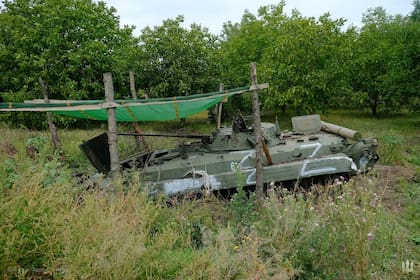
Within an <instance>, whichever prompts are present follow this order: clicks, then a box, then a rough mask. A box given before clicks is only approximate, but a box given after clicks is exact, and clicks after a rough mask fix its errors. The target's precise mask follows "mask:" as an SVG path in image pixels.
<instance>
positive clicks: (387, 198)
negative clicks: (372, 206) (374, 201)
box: [370, 165, 419, 213]
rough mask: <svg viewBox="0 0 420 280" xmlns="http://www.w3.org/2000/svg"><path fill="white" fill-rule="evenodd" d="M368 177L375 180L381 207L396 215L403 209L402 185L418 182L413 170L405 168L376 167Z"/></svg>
mask: <svg viewBox="0 0 420 280" xmlns="http://www.w3.org/2000/svg"><path fill="white" fill-rule="evenodd" d="M370 176H373V179H374V180H375V185H376V187H377V189H378V195H382V203H383V205H384V206H385V207H387V208H388V209H390V210H391V211H392V212H396V213H400V212H401V211H403V208H404V199H405V197H404V192H403V190H402V186H403V183H414V182H417V181H418V180H419V174H417V173H416V170H415V168H412V167H405V166H390V165H376V166H375V168H374V171H373V172H372V174H371V175H370Z"/></svg>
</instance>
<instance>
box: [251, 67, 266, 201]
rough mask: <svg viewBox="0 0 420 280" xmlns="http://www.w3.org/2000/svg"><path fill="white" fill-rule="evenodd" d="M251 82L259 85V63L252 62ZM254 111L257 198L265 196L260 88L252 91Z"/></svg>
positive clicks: (253, 84)
mask: <svg viewBox="0 0 420 280" xmlns="http://www.w3.org/2000/svg"><path fill="white" fill-rule="evenodd" d="M251 83H252V86H255V87H257V85H258V82H257V64H256V63H255V62H252V63H251ZM252 112H253V115H254V134H255V142H256V145H255V190H256V195H257V199H262V198H263V196H264V181H263V138H262V135H261V119H260V104H259V100H258V89H255V90H253V91H252Z"/></svg>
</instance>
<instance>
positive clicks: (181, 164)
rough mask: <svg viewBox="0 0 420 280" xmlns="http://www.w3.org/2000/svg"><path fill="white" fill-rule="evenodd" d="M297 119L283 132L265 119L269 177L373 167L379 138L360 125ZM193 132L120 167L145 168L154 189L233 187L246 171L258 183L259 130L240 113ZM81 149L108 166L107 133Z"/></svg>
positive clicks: (277, 179)
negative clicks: (223, 124) (225, 122)
mask: <svg viewBox="0 0 420 280" xmlns="http://www.w3.org/2000/svg"><path fill="white" fill-rule="evenodd" d="M292 125H293V131H290V132H288V131H283V132H281V131H280V130H279V128H278V125H277V124H273V123H262V124H261V127H262V131H261V132H262V136H263V139H264V141H263V142H264V143H263V147H264V155H265V158H264V163H263V166H264V167H263V177H264V183H267V184H268V183H271V182H286V181H296V180H298V181H299V180H302V179H308V178H309V179H311V178H319V177H325V176H335V175H337V176H340V175H342V176H346V177H348V176H352V175H355V174H358V173H364V172H366V171H368V170H369V169H371V168H373V166H374V165H375V163H376V161H377V160H378V158H379V157H378V155H377V153H376V150H377V145H378V141H377V139H376V138H373V137H371V138H364V139H362V138H361V135H360V134H359V133H358V132H356V131H353V130H350V129H347V128H344V127H341V126H337V125H333V124H330V123H326V122H323V121H321V119H320V116H319V115H309V116H300V117H294V118H292ZM146 136H147V134H146ZM166 136H173V135H166ZM175 136H177V137H179V135H175ZM183 137H185V136H183ZM189 137H191V138H199V139H200V141H196V142H190V143H183V144H181V145H178V146H176V147H175V148H173V149H160V150H153V151H147V152H143V153H139V154H137V155H135V156H132V157H130V158H127V159H125V160H123V161H121V169H122V170H132V169H138V170H140V171H141V173H142V178H144V181H145V183H146V184H148V185H149V186H151V188H152V190H153V191H161V192H164V193H165V194H167V195H174V194H180V193H184V192H190V191H201V190H203V189H205V190H207V191H217V190H224V189H232V188H235V187H237V183H238V172H239V173H242V176H244V177H245V182H244V186H245V187H247V186H253V185H255V180H256V178H255V173H256V169H255V145H256V144H255V137H254V131H253V129H252V127H251V126H249V125H248V124H247V123H246V122H245V119H244V118H243V117H242V116H241V115H239V116H237V117H236V118H235V119H234V120H233V122H232V126H231V127H222V128H220V129H218V130H216V131H214V132H213V133H212V134H211V135H198V136H197V135H190V136H189ZM81 149H82V150H83V151H84V152H85V154H86V155H87V157H88V158H89V160H90V161H91V163H92V164H93V165H94V166H95V167H96V168H97V169H98V171H100V172H102V173H105V174H106V173H108V172H109V170H110V160H109V150H108V139H107V134H106V133H104V134H102V135H99V136H97V137H95V138H93V139H91V140H89V141H87V142H85V143H83V144H82V145H81Z"/></svg>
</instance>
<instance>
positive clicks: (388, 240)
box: [0, 111, 419, 279]
mask: <svg viewBox="0 0 420 280" xmlns="http://www.w3.org/2000/svg"><path fill="white" fill-rule="evenodd" d="M339 113H340V114H338V113H337V114H331V115H328V118H327V119H326V120H327V121H329V122H334V123H338V124H340V125H345V126H348V127H351V128H355V129H357V130H359V131H360V132H362V133H363V134H364V135H366V134H369V136H371V135H376V136H378V137H379V139H380V142H379V148H380V149H381V150H380V155H381V160H382V158H383V157H384V155H385V154H386V153H388V152H390V151H391V152H392V151H395V152H394V155H393V157H394V158H392V159H391V158H389V159H388V161H389V163H392V164H395V163H402V164H405V165H409V164H410V162H408V159H407V156H406V153H408V152H410V153H411V152H412V151H408V152H407V147H408V146H410V148H411V149H413V150H415V149H417V148H416V147H418V145H419V142H418V141H416V139H417V138H415V137H416V136H417V126H416V125H417V124H418V117H416V116H413V115H393V117H391V118H386V117H382V118H371V117H367V115H364V114H362V113H361V112H360V111H358V112H347V114H346V113H344V112H339ZM355 116H358V117H357V118H356V117H355ZM160 125H161V126H163V128H166V129H170V126H171V124H160ZM172 125H173V124H172ZM146 128H148V129H150V130H151V129H155V126H154V124H147V125H146ZM197 129H199V128H197ZM200 129H202V127H200ZM205 129H208V127H207V128H205ZM1 132H2V135H3V136H4V137H2V138H1V139H0V155H1V157H2V158H3V159H7V160H5V161H3V162H2V163H1V164H2V166H0V167H1V168H0V175H1V176H0V184H1V185H2V186H6V185H5V183H4V182H6V181H8V182H9V185H7V188H6V187H3V188H2V189H1V190H0V191H1V195H0V274H1V275H6V276H5V277H7V278H8V279H14V278H19V277H21V278H25V277H26V278H30V277H36V276H39V275H40V274H42V275H44V276H46V275H52V277H54V278H57V279H61V278H64V279H79V278H100V279H110V278H114V279H115V278H124V279H126V278H131V279H132V278H138V279H248V278H257V279H270V278H272V279H290V278H293V277H294V278H302V279H316V278H318V279H350V278H354V277H356V278H361V279H362V278H378V279H390V278H397V279H398V278H401V277H403V274H402V272H401V260H405V259H410V260H411V259H414V260H415V259H417V258H418V253H417V252H416V251H418V250H416V249H417V247H416V246H418V245H416V243H415V242H416V240H418V237H419V233H418V223H417V221H418V220H419V219H418V213H419V209H418V205H419V202H418V197H419V195H418V190H419V186H418V184H417V183H416V180H418V178H417V177H415V178H412V179H411V181H410V178H401V180H400V181H401V182H400V183H398V182H397V183H395V184H396V185H393V184H394V183H392V185H391V184H389V183H388V182H387V178H381V177H380V175H378V174H376V173H375V172H373V173H370V174H367V175H364V176H359V177H355V178H354V181H353V180H351V181H350V182H342V181H336V182H334V184H333V185H331V186H327V187H321V186H319V187H316V188H313V189H311V190H307V192H304V193H295V192H291V191H289V190H287V189H278V190H270V191H268V196H267V197H266V198H265V199H264V200H263V201H262V202H261V204H260V205H258V204H255V203H254V199H253V196H252V194H247V193H246V192H245V191H244V190H243V189H242V190H241V189H240V190H239V191H238V194H237V195H235V196H234V199H233V201H223V200H219V199H217V198H215V197H206V198H202V199H198V200H192V201H191V200H188V199H187V200H175V199H174V203H172V206H170V207H169V206H167V204H166V203H165V202H166V201H167V200H160V199H154V200H152V199H151V198H149V197H148V196H147V193H146V192H143V191H141V190H143V186H142V184H141V174H139V173H135V172H134V173H133V174H131V176H130V177H129V178H127V180H124V182H123V180H121V178H119V179H118V178H117V179H116V180H115V181H108V182H107V184H108V185H109V186H112V190H111V189H106V188H105V189H98V188H97V187H96V186H97V185H101V186H103V185H104V184H102V183H101V182H100V180H99V181H96V182H94V180H93V178H90V179H89V178H87V179H86V180H85V181H84V182H82V183H80V182H79V183H77V182H75V181H74V180H73V179H72V178H71V176H70V174H71V173H73V172H74V171H75V170H74V169H71V168H69V166H68V164H64V163H62V162H59V161H57V159H56V157H55V156H54V155H53V154H52V147H51V146H50V145H48V144H47V143H45V139H47V136H46V135H47V134H46V133H40V132H36V133H35V132H33V131H29V130H11V129H8V128H2V130H1ZM59 132H60V136H62V139H63V145H62V146H63V149H64V150H65V151H66V153H67V154H69V155H71V157H73V158H71V159H70V161H71V162H73V161H76V158H78V157H80V158H82V155H81V153H80V151H78V148H77V146H78V144H79V143H80V142H81V139H86V138H89V136H93V135H95V134H98V133H99V132H100V131H74V130H73V131H59ZM44 134H45V135H44ZM154 142H158V140H156V141H154ZM10 143H13V147H14V148H15V149H13V147H12V146H11V145H10ZM28 144H30V145H31V146H36V147H38V149H40V152H39V153H38V154H37V155H36V157H35V158H34V159H30V158H29V157H28V156H27V155H26V151H25V149H26V147H27V146H28ZM154 144H157V143H154ZM166 144H169V143H165V145H166ZM411 155H412V157H415V154H411ZM77 160H78V161H79V162H78V163H79V164H80V168H82V169H83V170H86V168H87V167H86V166H87V165H86V164H87V163H86V162H85V163H83V162H82V159H77ZM374 171H375V170H374ZM93 172H94V171H93V170H92V173H93ZM416 178H417V179H416ZM124 179H125V178H124ZM243 180H244V178H243V175H241V174H240V173H238V182H237V184H238V186H240V185H242V184H243ZM393 181H394V180H393ZM384 184H385V185H384ZM139 186H140V190H139ZM389 188H392V190H396V191H398V193H400V194H401V197H400V198H396V199H398V201H393V202H394V203H397V202H398V203H400V202H402V203H401V206H399V207H398V209H400V210H403V211H401V212H398V213H395V212H394V211H391V210H389V209H388V207H389V205H388V204H386V203H387V199H386V196H387V194H389V193H387V190H388V189H389ZM388 200H389V199H388ZM388 203H389V201H388ZM407 240H408V242H407Z"/></svg>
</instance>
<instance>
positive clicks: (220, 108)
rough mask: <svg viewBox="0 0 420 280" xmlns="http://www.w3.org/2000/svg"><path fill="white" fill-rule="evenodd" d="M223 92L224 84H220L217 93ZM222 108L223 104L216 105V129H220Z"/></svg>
mask: <svg viewBox="0 0 420 280" xmlns="http://www.w3.org/2000/svg"><path fill="white" fill-rule="evenodd" d="M224 90H225V84H224V83H220V85H219V91H224ZM222 106H223V102H220V103H219V104H218V105H217V129H219V128H220V125H221V122H222Z"/></svg>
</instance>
